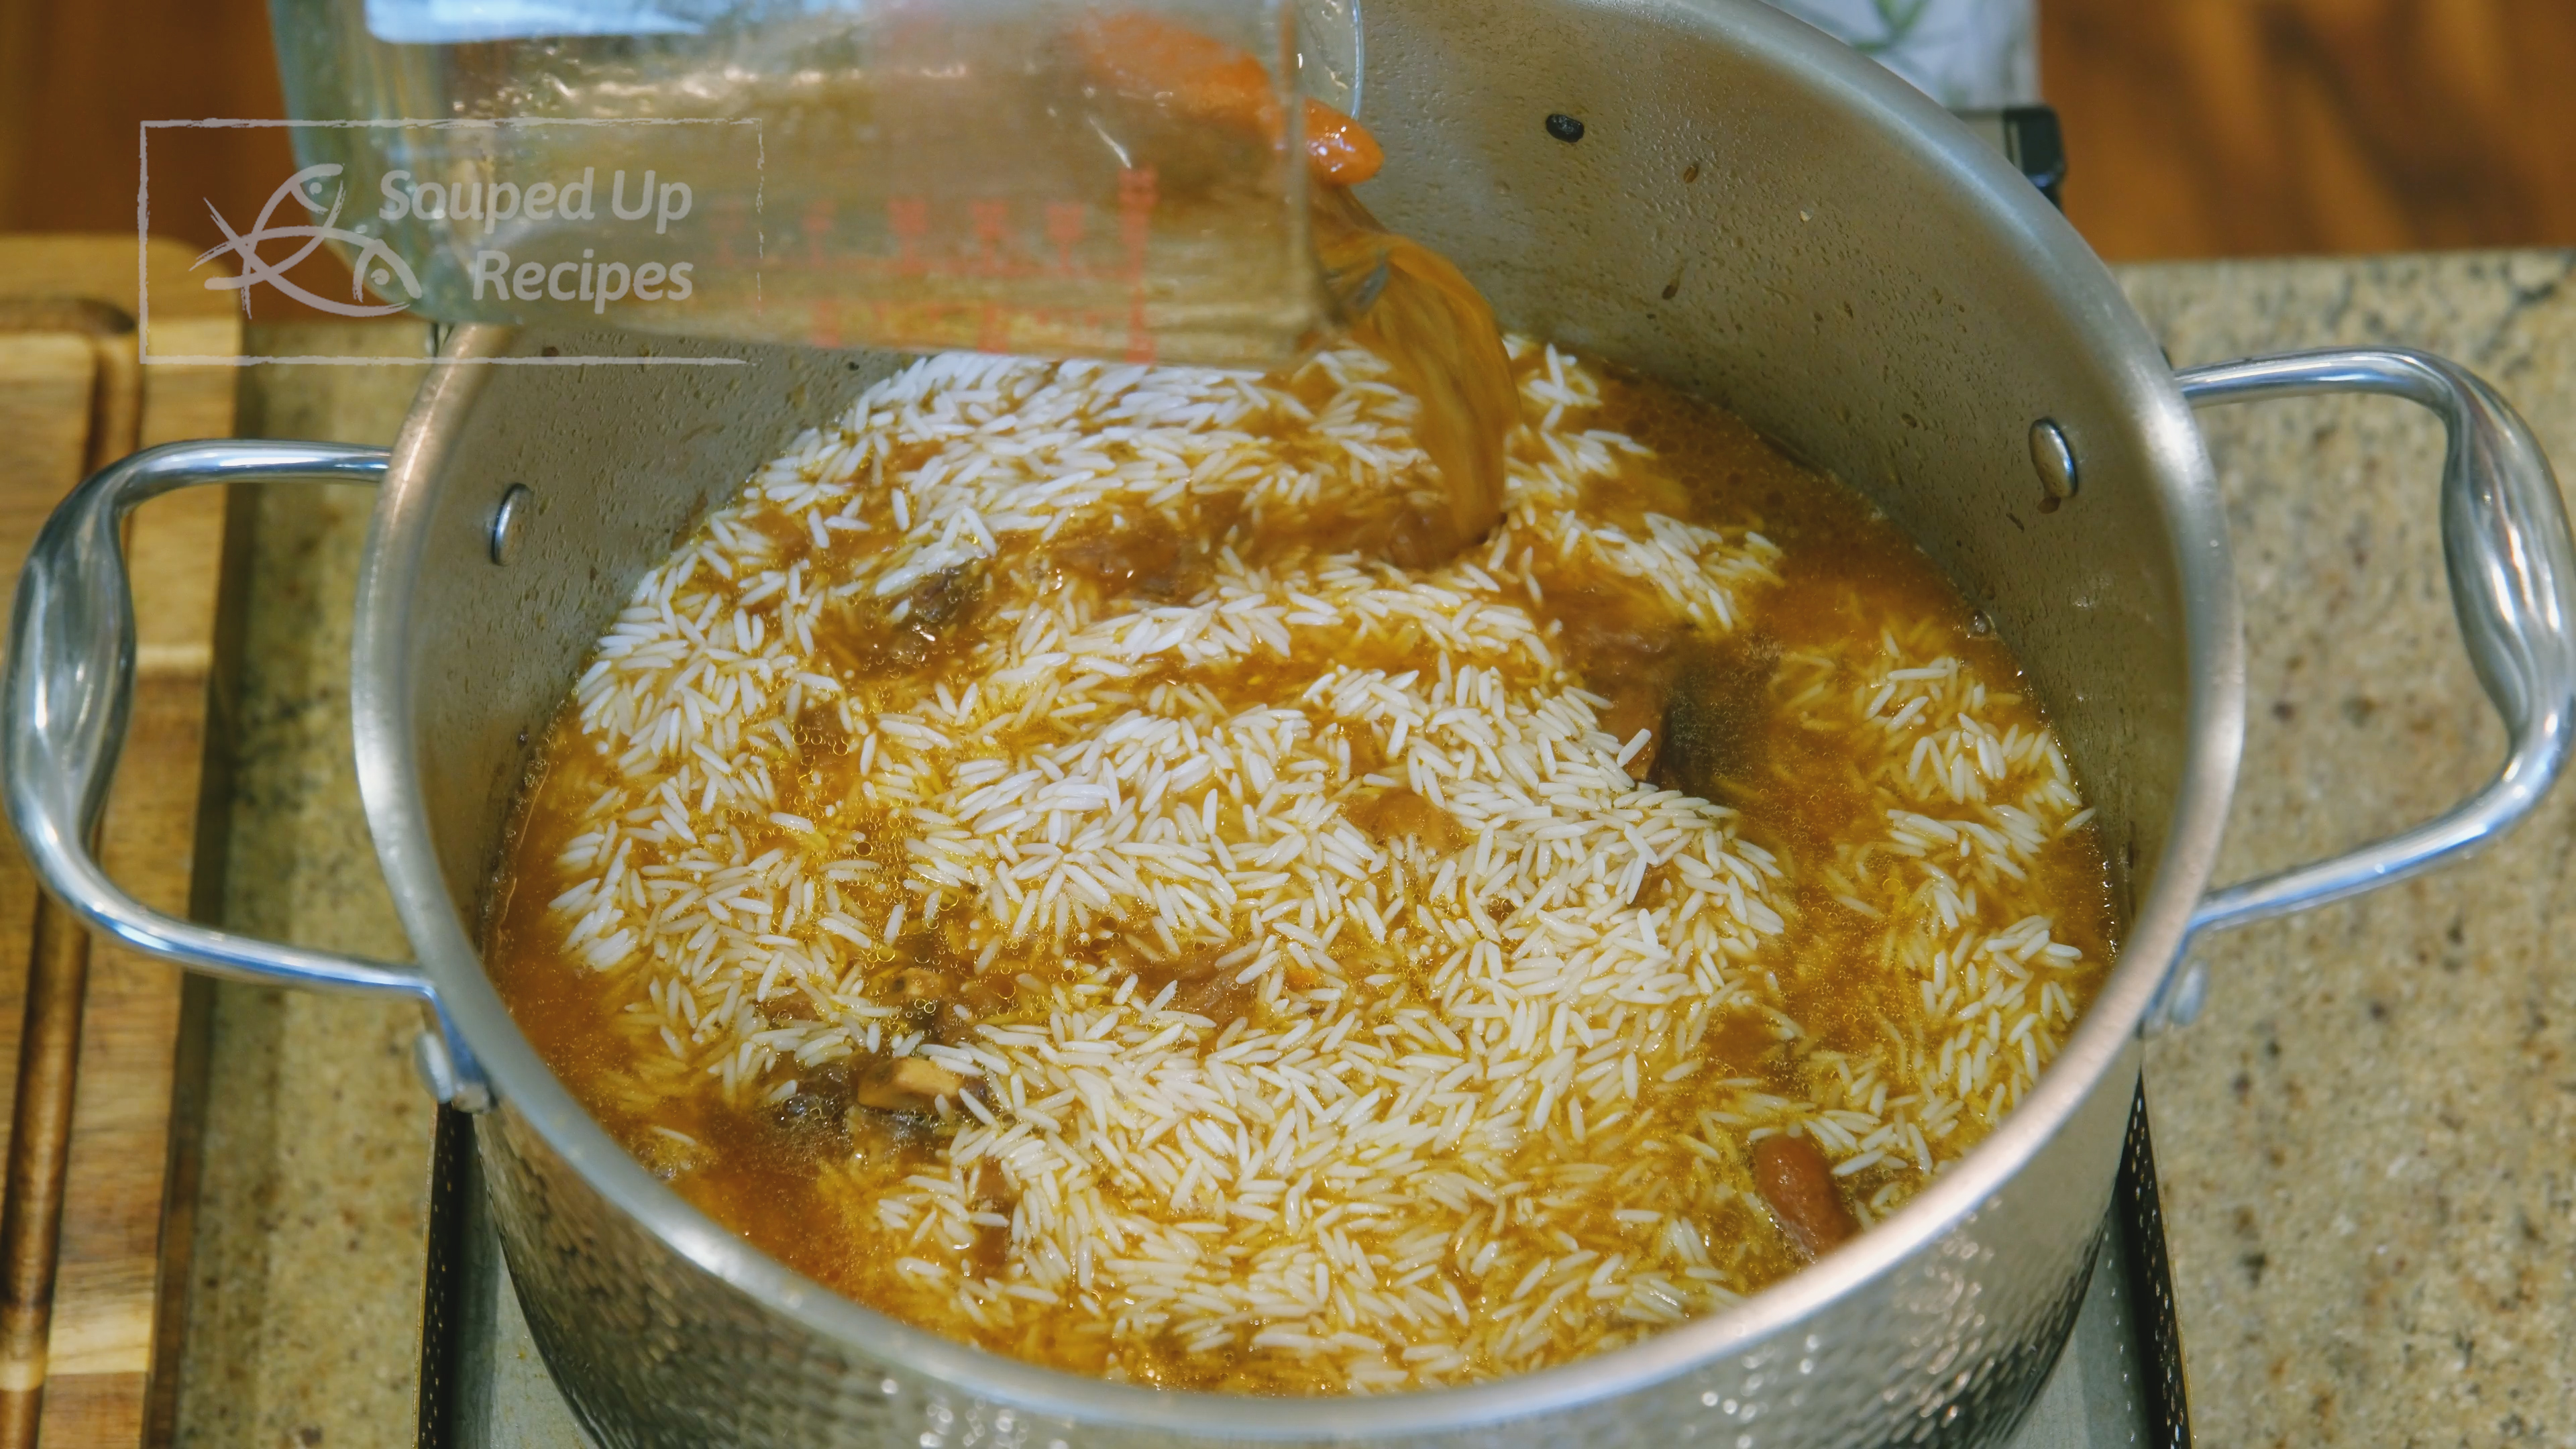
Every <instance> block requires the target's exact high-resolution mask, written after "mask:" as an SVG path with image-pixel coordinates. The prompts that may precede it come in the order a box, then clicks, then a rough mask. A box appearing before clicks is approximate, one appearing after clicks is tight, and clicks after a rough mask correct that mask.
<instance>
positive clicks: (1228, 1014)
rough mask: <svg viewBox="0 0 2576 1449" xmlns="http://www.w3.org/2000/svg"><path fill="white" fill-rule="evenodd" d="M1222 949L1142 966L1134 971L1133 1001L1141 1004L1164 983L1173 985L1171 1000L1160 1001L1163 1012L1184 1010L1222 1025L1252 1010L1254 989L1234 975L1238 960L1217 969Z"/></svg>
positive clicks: (1163, 985)
mask: <svg viewBox="0 0 2576 1449" xmlns="http://www.w3.org/2000/svg"><path fill="white" fill-rule="evenodd" d="M1222 954H1223V951H1222V948H1218V949H1211V950H1202V951H1199V952H1196V953H1194V954H1192V955H1190V956H1188V957H1185V958H1183V959H1182V960H1181V961H1180V962H1178V963H1177V964H1174V965H1170V966H1142V967H1138V968H1137V970H1136V993H1135V997H1134V1000H1135V1001H1136V1002H1137V1004H1139V1005H1142V1004H1144V1003H1145V1002H1148V1001H1152V1000H1153V999H1154V998H1155V997H1157V996H1160V995H1161V994H1162V992H1163V988H1164V987H1165V986H1167V985H1168V986H1170V987H1171V988H1172V999H1171V1000H1169V1001H1167V1002H1164V1003H1163V1009H1164V1010H1165V1011H1179V1012H1186V1013H1188V1014H1189V1015H1191V1016H1203V1017H1206V1018H1207V1019H1208V1020H1209V1021H1212V1022H1214V1023H1216V1025H1217V1026H1218V1028H1219V1029H1222V1028H1224V1027H1225V1026H1227V1025H1228V1024H1230V1023H1231V1022H1233V1021H1234V1019H1235V1018H1237V1017H1239V1016H1241V1015H1243V1014H1244V1013H1245V1012H1247V1011H1249V1010H1251V1009H1252V1002H1253V999H1254V997H1255V996H1256V995H1257V994H1258V993H1256V992H1255V991H1254V989H1253V988H1252V987H1251V986H1250V985H1248V984H1246V983H1244V982H1241V981H1237V980H1235V979H1234V978H1235V976H1236V975H1237V974H1238V973H1240V972H1241V971H1242V969H1243V967H1242V963H1240V962H1237V963H1236V964H1235V966H1234V967H1233V968H1232V969H1229V970H1222V971H1221V970H1219V969H1217V965H1216V963H1217V959H1218V957H1219V956H1221V955H1222Z"/></svg>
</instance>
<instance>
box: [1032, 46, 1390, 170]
mask: <svg viewBox="0 0 2576 1449" xmlns="http://www.w3.org/2000/svg"><path fill="white" fill-rule="evenodd" d="M1074 43H1075V45H1076V46H1077V47H1078V48H1079V49H1080V51H1081V53H1082V61H1083V64H1084V65H1085V66H1086V67H1088V68H1089V69H1090V71H1091V73H1092V74H1094V75H1096V76H1098V77H1100V78H1101V80H1102V81H1104V82H1106V83H1107V84H1108V85H1109V86H1110V87H1111V88H1112V89H1114V90H1116V91H1117V92H1118V93H1119V94H1121V95H1125V96H1129V97H1132V98H1134V99H1137V100H1150V101H1153V102H1155V103H1157V104H1159V105H1162V106H1164V107H1165V108H1167V109H1168V110H1170V111H1171V112H1172V113H1173V114H1174V115H1177V116H1180V117H1183V118H1185V119H1188V120H1193V121H1207V122H1211V123H1213V124H1216V125H1222V126H1231V127H1234V128H1236V129H1238V130H1242V131H1249V132H1251V133H1253V134H1255V135H1260V136H1267V137H1269V138H1270V139H1271V140H1272V141H1273V142H1277V141H1278V140H1279V139H1280V138H1281V137H1282V136H1284V135H1285V134H1286V130H1287V127H1286V121H1285V116H1284V115H1283V113H1282V112H1281V110H1280V106H1279V97H1278V93H1277V92H1276V91H1274V90H1273V89H1272V88H1271V85H1270V72H1269V71H1267V70H1265V69H1263V68H1262V65H1261V62H1260V61H1259V60H1257V59H1255V58H1254V57H1253V56H1252V54H1251V53H1250V52H1248V51H1243V50H1238V49H1236V48H1235V47H1233V46H1231V45H1228V44H1226V43H1225V42H1224V41H1221V40H1215V39H1211V38H1210V37H1208V36H1205V35H1201V34H1200V33H1198V32H1197V31H1195V30H1190V29H1188V28H1186V27H1183V26H1179V25H1174V24H1172V23H1171V22H1170V21H1167V20H1164V19H1162V18H1161V17H1159V16H1155V15H1150V14H1147V13H1145V12H1143V11H1139V10H1125V11H1117V12H1113V13H1110V14H1105V15H1104V14H1093V15H1089V16H1086V17H1084V19H1083V21H1082V23H1081V24H1080V25H1079V26H1077V27H1076V28H1075V30H1074ZM1303 119H1304V121H1305V124H1306V162H1307V165H1308V167H1309V168H1310V169H1311V170H1312V172H1313V174H1314V176H1315V179H1317V180H1318V181H1321V182H1323V183H1325V184H1326V185H1329V186H1356V185H1358V184H1359V183H1360V182H1363V181H1366V180H1367V179H1369V178H1370V177H1372V176H1375V175H1376V174H1377V171H1378V168H1379V167H1380V166H1382V165H1384V164H1385V162H1386V153H1385V152H1384V151H1383V150H1381V149H1380V148H1379V146H1378V143H1377V138H1376V137H1374V136H1372V135H1370V134H1369V133H1368V129H1367V128H1366V127H1364V126H1362V125H1361V124H1360V123H1359V122H1357V121H1355V120H1352V119H1351V118H1350V117H1349V116H1346V115H1343V114H1342V113H1341V112H1340V111H1337V110H1335V109H1333V108H1332V107H1331V106H1328V105H1325V104H1324V103H1323V102H1321V101H1318V100H1314V99H1311V98H1310V99H1308V100H1307V101H1306V103H1305V107H1304V112H1303Z"/></svg>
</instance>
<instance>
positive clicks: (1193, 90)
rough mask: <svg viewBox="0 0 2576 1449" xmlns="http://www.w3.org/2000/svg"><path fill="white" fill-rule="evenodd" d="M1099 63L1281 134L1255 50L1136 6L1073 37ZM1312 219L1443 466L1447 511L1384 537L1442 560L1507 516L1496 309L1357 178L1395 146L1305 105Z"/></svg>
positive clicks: (1196, 110) (1428, 447)
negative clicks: (1381, 211) (1359, 192)
mask: <svg viewBox="0 0 2576 1449" xmlns="http://www.w3.org/2000/svg"><path fill="white" fill-rule="evenodd" d="M1077 43H1078V45H1079V47H1080V49H1081V51H1082V55H1083V61H1084V63H1085V65H1086V66H1088V67H1089V69H1090V70H1091V72H1092V73H1093V74H1095V75H1097V76H1100V77H1101V78H1102V79H1104V80H1106V81H1107V82H1108V83H1109V84H1110V85H1111V86H1113V87H1114V88H1116V89H1117V90H1118V91H1120V92H1121V93H1123V94H1126V95H1129V96H1131V97H1135V98H1137V99H1150V100H1152V101H1154V102H1156V103H1157V104H1159V105H1162V106H1164V107H1166V108H1168V109H1169V110H1170V111H1171V112H1172V113H1173V114H1175V115H1177V116H1179V117H1182V118H1184V119H1188V120H1196V121H1206V122H1211V123H1215V124H1218V125H1224V126H1230V127H1235V128H1239V129H1243V130H1249V131H1254V132H1256V133H1258V134H1262V135H1267V136H1270V137H1272V138H1274V139H1277V138H1281V137H1284V135H1285V134H1286V117H1285V115H1284V113H1283V112H1282V109H1281V107H1280V105H1279V101H1278V97H1277V95H1276V94H1275V93H1274V92H1273V90H1272V89H1271V84H1270V76H1269V73H1268V72H1267V71H1265V70H1263V69H1262V66H1261V62H1260V61H1258V60H1256V59H1254V58H1253V56H1252V55H1250V54H1249V53H1248V52H1245V51H1241V50H1237V49H1235V48H1234V47H1233V46H1230V45H1227V44H1225V43H1223V42H1221V41H1216V40H1211V39H1209V38H1208V37H1206V36H1204V35H1199V34H1197V33H1195V32H1193V31H1189V30H1185V29H1182V28H1180V27H1178V26H1175V25H1172V24H1171V23H1169V22H1168V21H1165V20H1162V19H1159V18H1157V17H1155V16H1151V15H1146V14H1142V13H1139V12H1134V11H1128V12H1122V13H1117V14H1109V15H1095V16H1093V17H1091V18H1090V19H1088V20H1086V21H1085V22H1084V23H1083V25H1082V27H1081V28H1080V30H1079V31H1078V33H1077ZM1303 121H1304V124H1305V132H1306V168H1307V176H1308V180H1309V181H1310V183H1311V184H1310V186H1309V188H1308V193H1309V210H1308V215H1309V222H1310V226H1311V239H1312V243H1313V246H1314V249H1315V257H1316V260H1317V262H1318V263H1319V264H1320V265H1321V267H1322V268H1323V271H1324V277H1325V284H1326V287H1327V288H1328V290H1330V292H1331V293H1332V295H1333V299H1334V302H1335V304H1336V306H1337V307H1338V308H1339V309H1340V310H1341V312H1342V313H1343V317H1344V321H1345V323H1346V324H1347V326H1348V327H1349V329H1350V336H1351V340H1352V341H1354V342H1357V343H1358V344H1360V345H1361V346H1362V347H1365V348H1367V349H1368V350H1369V351H1371V352H1373V353H1375V354H1377V355H1378V356H1379V357H1381V358H1383V359H1385V360H1386V363H1387V365H1388V366H1389V367H1391V368H1393V369H1394V371H1395V376H1396V380H1397V382H1398V383H1399V384H1400V385H1402V386H1403V387H1404V389H1405V390H1406V391H1408V392H1410V393H1411V394H1412V395H1413V396H1414V398H1415V399H1416V400H1417V401H1418V402H1419V403H1420V404H1421V407H1422V413H1421V418H1420V421H1419V422H1418V423H1417V424H1416V425H1415V431H1416V433H1417V436H1418V440H1419V442H1420V443H1421V445H1422V450H1423V452H1424V453H1426V454H1428V455H1429V456H1430V458H1431V462H1432V466H1433V467H1434V468H1436V469H1437V470H1438V471H1439V474H1440V482H1441V488H1442V491H1443V493H1444V495H1445V502H1446V507H1445V508H1442V509H1440V510H1438V511H1436V512H1432V513H1427V514H1425V513H1416V514H1411V515H1408V517H1407V518H1406V520H1405V522H1404V523H1403V524H1402V525H1400V526H1399V528H1398V530H1397V533H1396V535H1395V537H1394V538H1393V539H1391V540H1390V541H1389V552H1390V553H1391V554H1392V555H1393V557H1394V559H1395V561H1396V562H1397V563H1399V564H1403V565H1406V566H1408V567H1420V566H1423V565H1427V564H1431V563H1436V562H1439V561H1440V560H1442V559H1445V558H1448V557H1449V556H1451V555H1453V554H1455V553H1457V552H1458V551H1459V550H1461V549H1463V548H1465V547H1466V546H1467V545H1469V544H1471V543H1474V542H1475V541H1476V540H1478V539H1480V538H1482V537H1484V536H1485V535H1486V534H1487V533H1488V532H1490V531H1491V530H1492V528H1493V526H1494V524H1495V522H1496V521H1497V520H1499V519H1500V518H1501V517H1502V512H1503V443H1504V439H1505V438H1506V437H1507V436H1508V435H1509V434H1510V432H1511V429H1512V425H1513V424H1514V423H1516V422H1517V421H1519V406H1520V405H1519V393H1518V389H1517V388H1516V386H1515V385H1514V383H1513V380H1512V371H1511V363H1510V361H1509V360H1508V359H1507V358H1506V357H1505V356H1504V353H1503V339H1502V334H1501V333H1500V331H1499V330H1498V329H1497V328H1496V327H1495V325H1494V309H1493V308H1492V307H1491V306H1489V305H1488V304H1487V303H1486V301H1485V299H1484V297H1483V296H1482V295H1481V294H1479V293H1478V292H1477V291H1476V287H1475V284H1474V283H1472V282H1470V281H1468V280H1467V278H1466V276H1465V275H1464V274H1463V273H1461V272H1460V271H1459V270H1458V268H1457V267H1456V266H1454V265H1453V264H1451V262H1450V261H1449V259H1448V258H1447V257H1444V256H1442V255H1440V254H1439V253H1438V252H1435V251H1433V250H1431V249H1430V248H1429V247H1426V246H1424V245H1422V244H1421V243H1420V242H1417V241H1414V240H1412V239H1410V238H1408V237H1403V236H1399V235H1397V234H1396V233H1394V232H1391V231H1388V230H1387V229H1386V228H1385V227H1384V226H1383V225H1381V224H1379V222H1378V220H1377V218H1376V217H1374V216H1372V215H1370V214H1369V210H1368V208H1367V207H1366V206H1363V205H1362V204H1361V203H1360V200H1359V198H1358V197H1356V196H1354V195H1352V194H1351V188H1352V187H1354V186H1357V185H1359V184H1360V183H1361V182H1363V181H1366V180H1368V179H1369V178H1370V177H1372V176H1374V175H1376V174H1377V171H1378V168H1379V167H1380V166H1381V165H1383V164H1384V163H1385V160H1386V153H1385V152H1384V151H1383V150H1382V149H1381V148H1380V147H1379V145H1378V143H1377V138H1376V137H1374V136H1371V135H1370V134H1369V133H1368V130H1367V129H1366V128H1365V127H1363V126H1361V125H1360V123H1359V122H1357V121H1355V120H1353V119H1351V118H1350V117H1349V116H1346V115H1344V114H1342V113H1341V112H1340V111H1337V110H1335V109H1333V108H1332V107H1331V106H1328V105H1325V104H1324V103H1323V102H1321V101H1318V100H1315V99H1313V98H1311V97H1309V98H1307V99H1306V101H1305V103H1304V113H1303Z"/></svg>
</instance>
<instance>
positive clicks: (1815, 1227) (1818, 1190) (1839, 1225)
mask: <svg viewBox="0 0 2576 1449" xmlns="http://www.w3.org/2000/svg"><path fill="white" fill-rule="evenodd" d="M1753 1186H1754V1187H1755V1189H1756V1190H1758V1191H1759V1192H1760V1193H1761V1194H1762V1201H1763V1202H1765V1203H1767V1204H1769V1206H1770V1208H1771V1216H1772V1218H1773V1219H1774V1220H1775V1221H1777V1222H1778V1223H1779V1224H1780V1232H1781V1234H1782V1235H1783V1236H1785V1237H1786V1238H1788V1240H1789V1246H1790V1247H1791V1248H1793V1249H1795V1250H1796V1252H1797V1254H1798V1257H1799V1259H1800V1260H1801V1261H1802V1262H1808V1263H1812V1262H1814V1261H1816V1259H1818V1258H1820V1257H1823V1256H1824V1255H1825V1254H1827V1253H1830V1252H1832V1251H1833V1250H1834V1249H1836V1248H1838V1247H1841V1246H1842V1245H1843V1244H1844V1243H1845V1242H1847V1241H1849V1240H1850V1238H1851V1236H1852V1235H1853V1234H1854V1233H1857V1232H1859V1231H1860V1224H1859V1223H1857V1222H1855V1221H1853V1220H1852V1215H1851V1209H1850V1208H1847V1207H1845V1206H1843V1198H1842V1191H1841V1189H1839V1188H1837V1187H1836V1186H1835V1185H1834V1168H1833V1164H1832V1163H1830V1162H1827V1161H1826V1160H1825V1154H1824V1153H1823V1152H1822V1151H1821V1150H1819V1149H1818V1148H1817V1146H1816V1144H1815V1143H1813V1142H1810V1141H1808V1140H1807V1139H1806V1138H1804V1137H1791V1136H1789V1135H1788V1134H1786V1133H1775V1134H1773V1135H1772V1136H1769V1137H1765V1138H1763V1139H1762V1140H1761V1141H1759V1142H1756V1143H1754V1144H1753Z"/></svg>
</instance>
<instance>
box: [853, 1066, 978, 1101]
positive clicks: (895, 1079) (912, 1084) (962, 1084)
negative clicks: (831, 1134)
mask: <svg viewBox="0 0 2576 1449" xmlns="http://www.w3.org/2000/svg"><path fill="white" fill-rule="evenodd" d="M981 1080H983V1079H982V1078H980V1077H968V1076H963V1075H960V1074H959V1073H956V1072H952V1071H950V1070H949V1069H947V1068H946V1067H943V1066H941V1065H939V1064H938V1063H937V1062H933V1061H927V1060H924V1059H923V1058H920V1057H899V1058H897V1059H896V1060H895V1063H894V1066H893V1067H892V1068H891V1069H890V1070H888V1071H887V1072H886V1073H885V1074H884V1075H882V1076H879V1077H875V1078H873V1079H871V1080H869V1081H867V1082H864V1083H861V1084H860V1086H859V1089H858V1091H857V1093H856V1100H857V1102H858V1104H859V1105H860V1106H862V1107H872V1108H874V1109H876V1110H877V1111H880V1112H933V1111H937V1110H938V1105H939V1099H940V1098H942V1097H954V1096H956V1095H957V1094H959V1093H960V1092H963V1091H965V1090H966V1089H967V1087H968V1086H969V1085H971V1084H973V1083H976V1082H980V1081H981Z"/></svg>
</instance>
